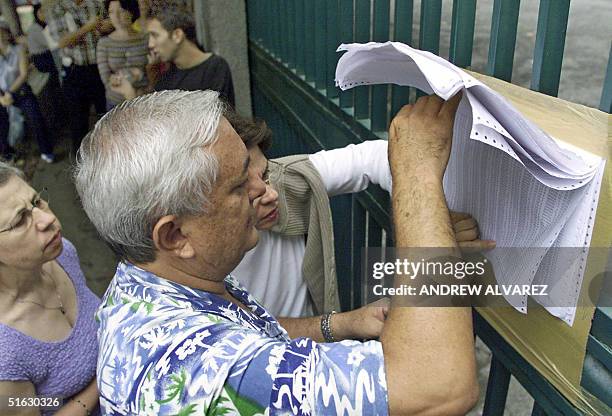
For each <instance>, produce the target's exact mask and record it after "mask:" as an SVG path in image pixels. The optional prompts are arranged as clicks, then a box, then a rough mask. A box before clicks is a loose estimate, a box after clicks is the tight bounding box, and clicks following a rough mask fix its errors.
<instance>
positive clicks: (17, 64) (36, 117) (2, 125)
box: [0, 26, 55, 163]
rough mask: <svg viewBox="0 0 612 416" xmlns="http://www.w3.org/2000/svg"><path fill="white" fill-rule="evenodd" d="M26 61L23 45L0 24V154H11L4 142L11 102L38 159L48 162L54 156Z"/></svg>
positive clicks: (11, 150) (26, 55)
mask: <svg viewBox="0 0 612 416" xmlns="http://www.w3.org/2000/svg"><path fill="white" fill-rule="evenodd" d="M29 64H30V63H29V59H28V54H27V52H26V51H25V49H24V48H23V47H22V46H21V45H18V44H16V43H15V41H14V39H13V36H12V34H11V32H10V30H9V29H8V27H6V26H0V94H1V96H0V105H1V107H0V156H1V157H4V158H5V159H11V158H12V157H13V156H14V149H12V148H11V146H9V143H8V134H9V125H10V124H9V107H11V106H13V105H14V106H16V107H18V108H19V109H20V110H21V111H23V113H24V115H25V116H26V120H27V121H28V122H29V123H30V125H31V128H32V133H33V135H34V137H35V138H36V140H37V142H38V147H39V149H40V153H41V159H42V160H44V161H45V162H48V163H51V162H53V161H54V159H55V156H54V155H53V145H52V143H51V140H50V137H49V132H48V129H47V123H46V122H45V119H44V118H43V115H42V113H41V111H40V107H39V105H38V101H37V100H36V97H35V96H34V94H33V93H32V89H31V88H30V86H29V85H28V84H27V83H26V80H27V78H28V67H29Z"/></svg>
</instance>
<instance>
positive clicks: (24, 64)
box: [8, 47, 30, 94]
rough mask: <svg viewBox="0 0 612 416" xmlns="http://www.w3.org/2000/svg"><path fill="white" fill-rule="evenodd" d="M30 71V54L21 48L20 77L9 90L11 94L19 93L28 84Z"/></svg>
mask: <svg viewBox="0 0 612 416" xmlns="http://www.w3.org/2000/svg"><path fill="white" fill-rule="evenodd" d="M29 69H30V60H29V59H28V53H27V51H26V49H25V48H23V47H21V48H20V49H19V75H18V76H17V78H15V81H14V82H13V83H12V84H11V86H10V87H9V89H8V91H9V92H10V93H11V94H14V93H16V92H17V91H19V88H21V86H22V85H23V84H24V83H25V82H26V80H27V79H28V73H29V72H30V71H29Z"/></svg>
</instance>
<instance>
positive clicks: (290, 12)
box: [286, 0, 296, 68]
mask: <svg viewBox="0 0 612 416" xmlns="http://www.w3.org/2000/svg"><path fill="white" fill-rule="evenodd" d="M286 3H287V6H286V7H287V31H286V32H287V45H288V50H287V65H288V66H289V68H295V54H296V44H295V28H294V27H293V22H295V0H287V2H286Z"/></svg>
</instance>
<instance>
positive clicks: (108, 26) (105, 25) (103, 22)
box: [95, 18, 115, 35]
mask: <svg viewBox="0 0 612 416" xmlns="http://www.w3.org/2000/svg"><path fill="white" fill-rule="evenodd" d="M95 29H96V30H97V31H98V33H100V34H101V35H107V34H109V33H110V32H112V31H113V30H115V26H113V22H111V20H110V19H108V18H107V19H102V18H98V20H97V22H96V25H95Z"/></svg>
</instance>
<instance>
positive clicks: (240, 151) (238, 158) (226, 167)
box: [213, 117, 250, 185]
mask: <svg viewBox="0 0 612 416" xmlns="http://www.w3.org/2000/svg"><path fill="white" fill-rule="evenodd" d="M217 135H218V137H217V140H216V142H215V144H214V145H213V148H214V151H215V153H216V156H217V160H218V161H219V174H220V177H219V178H218V180H220V181H222V182H226V181H230V182H231V184H233V185H234V184H239V183H240V182H241V181H242V180H243V179H244V177H246V176H247V175H248V169H249V163H250V156H249V154H248V152H247V150H246V146H245V145H244V143H243V142H242V140H241V139H240V136H238V134H237V133H236V131H235V130H234V128H233V127H232V125H231V124H230V123H229V122H228V121H227V119H226V118H225V117H221V119H220V120H219V126H218V127H217Z"/></svg>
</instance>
